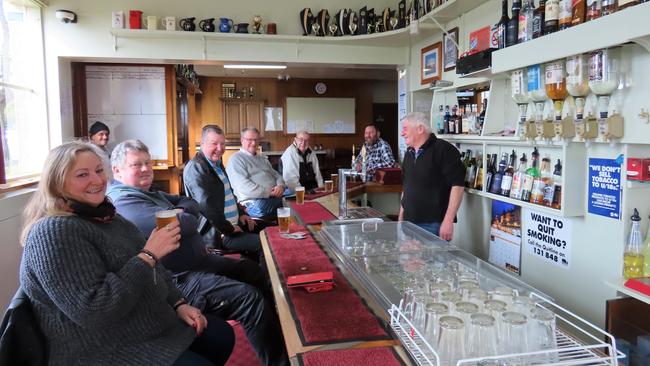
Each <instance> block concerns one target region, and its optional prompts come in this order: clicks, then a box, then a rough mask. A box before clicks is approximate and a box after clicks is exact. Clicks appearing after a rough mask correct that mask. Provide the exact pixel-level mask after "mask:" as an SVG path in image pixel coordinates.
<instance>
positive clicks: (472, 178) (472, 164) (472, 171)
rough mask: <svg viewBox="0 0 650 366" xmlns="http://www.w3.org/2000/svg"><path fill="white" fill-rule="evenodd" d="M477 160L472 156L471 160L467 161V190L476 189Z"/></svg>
mask: <svg viewBox="0 0 650 366" xmlns="http://www.w3.org/2000/svg"><path fill="white" fill-rule="evenodd" d="M477 161H478V160H477V158H476V157H475V156H472V158H471V159H470V160H469V173H468V175H469V177H468V179H467V180H468V187H469V188H476V172H477V167H478V166H477Z"/></svg>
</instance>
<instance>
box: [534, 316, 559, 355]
mask: <svg viewBox="0 0 650 366" xmlns="http://www.w3.org/2000/svg"><path fill="white" fill-rule="evenodd" d="M528 328H529V332H528V334H529V340H530V341H529V344H528V347H529V350H530V351H543V350H554V349H557V339H556V338H555V314H553V312H552V311H550V310H548V309H544V308H542V307H536V308H534V309H532V310H531V313H530V321H529V325H528ZM534 357H535V359H534V362H535V363H539V364H547V363H554V362H558V354H557V353H556V352H550V353H544V354H542V355H539V356H534Z"/></svg>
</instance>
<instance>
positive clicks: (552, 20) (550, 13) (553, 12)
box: [544, 0, 560, 34]
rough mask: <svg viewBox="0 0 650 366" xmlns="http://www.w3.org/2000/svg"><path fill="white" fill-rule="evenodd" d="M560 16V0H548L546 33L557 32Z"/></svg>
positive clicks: (545, 23) (545, 20)
mask: <svg viewBox="0 0 650 366" xmlns="http://www.w3.org/2000/svg"><path fill="white" fill-rule="evenodd" d="M559 18H560V2H559V0H547V1H546V11H545V13H544V34H550V33H553V32H557V28H558V22H559Z"/></svg>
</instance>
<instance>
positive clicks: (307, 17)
mask: <svg viewBox="0 0 650 366" xmlns="http://www.w3.org/2000/svg"><path fill="white" fill-rule="evenodd" d="M313 23H314V14H312V12H311V9H310V8H304V9H302V10H301V11H300V25H301V26H302V31H303V36H308V35H309V33H311V25H312V24H313Z"/></svg>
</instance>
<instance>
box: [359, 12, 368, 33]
mask: <svg viewBox="0 0 650 366" xmlns="http://www.w3.org/2000/svg"><path fill="white" fill-rule="evenodd" d="M358 25H359V32H358V34H367V33H368V8H367V7H366V6H364V7H363V8H361V9H359V23H358Z"/></svg>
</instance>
